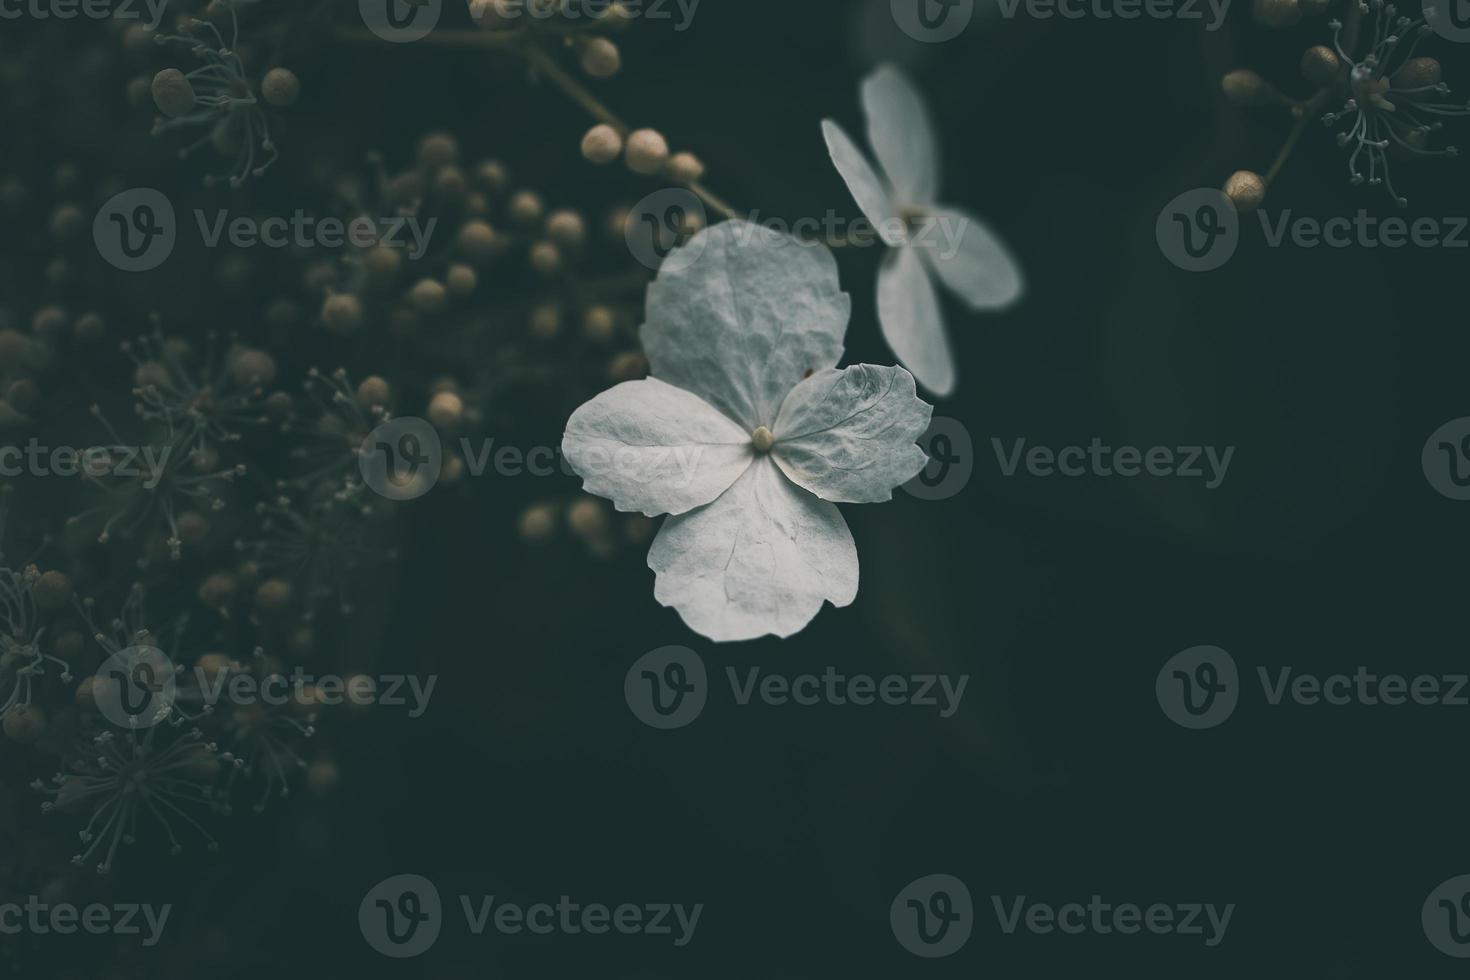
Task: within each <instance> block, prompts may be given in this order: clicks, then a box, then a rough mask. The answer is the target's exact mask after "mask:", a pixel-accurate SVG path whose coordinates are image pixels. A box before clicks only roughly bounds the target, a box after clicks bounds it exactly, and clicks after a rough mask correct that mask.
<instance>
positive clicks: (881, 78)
mask: <svg viewBox="0 0 1470 980" xmlns="http://www.w3.org/2000/svg"><path fill="white" fill-rule="evenodd" d="M863 112H864V113H866V114H867V117H868V142H869V143H871V144H872V146H873V152H874V153H876V154H877V155H878V162H879V163H880V164H882V165H883V170H884V172H885V173H887V174H888V182H889V184H890V185H891V186H892V188H893V194H894V197H895V198H896V199H897V201H898V203H899V204H900V205H909V206H914V207H918V206H922V205H926V204H930V203H933V201H934V199H935V197H936V196H937V195H938V194H939V150H938V148H937V146H936V141H935V138H934V125H933V123H932V122H931V120H930V118H929V108H928V106H926V105H925V104H924V97H923V96H922V95H920V94H919V91H918V89H916V88H914V85H913V83H912V82H910V81H909V80H908V76H906V75H904V74H903V72H901V71H899V70H898V69H897V68H894V67H892V66H891V65H883V66H881V67H880V68H878V70H877V71H875V72H873V73H872V74H871V75H869V76H868V77H867V78H866V79H864V80H863Z"/></svg>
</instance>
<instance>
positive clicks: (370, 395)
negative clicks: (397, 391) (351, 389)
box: [357, 374, 393, 411]
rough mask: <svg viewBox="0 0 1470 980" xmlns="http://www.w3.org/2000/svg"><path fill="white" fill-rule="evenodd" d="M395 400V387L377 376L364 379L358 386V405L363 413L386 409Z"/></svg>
mask: <svg viewBox="0 0 1470 980" xmlns="http://www.w3.org/2000/svg"><path fill="white" fill-rule="evenodd" d="M392 399H393V387H392V386H391V385H390V384H388V382H387V381H386V380H385V379H383V378H380V377H378V376H377V375H376V374H373V375H369V376H368V377H366V378H363V379H362V383H361V384H359V385H358V386H357V404H358V406H359V407H360V408H362V409H363V411H372V410H373V409H375V408H384V407H386V406H387V405H388V403H389V402H390V401H391V400H392Z"/></svg>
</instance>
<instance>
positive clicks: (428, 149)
mask: <svg viewBox="0 0 1470 980" xmlns="http://www.w3.org/2000/svg"><path fill="white" fill-rule="evenodd" d="M418 159H419V166H421V167H423V168H424V169H425V170H430V171H433V170H438V169H439V168H440V167H445V166H448V165H449V164H451V163H454V162H455V161H457V160H458V159H459V142H458V141H457V140H456V139H455V138H454V137H453V136H450V135H449V134H448V133H430V134H429V135H428V136H425V137H424V138H423V139H421V140H419V151H418Z"/></svg>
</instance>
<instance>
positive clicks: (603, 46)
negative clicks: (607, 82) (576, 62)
mask: <svg viewBox="0 0 1470 980" xmlns="http://www.w3.org/2000/svg"><path fill="white" fill-rule="evenodd" d="M581 61H582V70H583V71H585V72H586V73H587V74H589V75H591V76H592V77H593V78H612V77H613V76H614V75H616V74H617V73H618V72H619V71H621V70H622V67H623V56H622V54H621V53H620V52H619V51H618V46H617V45H616V44H614V43H613V42H612V41H609V40H608V39H607V38H605V37H596V38H593V39H592V40H590V41H588V42H587V43H586V44H584V45H582V57H581Z"/></svg>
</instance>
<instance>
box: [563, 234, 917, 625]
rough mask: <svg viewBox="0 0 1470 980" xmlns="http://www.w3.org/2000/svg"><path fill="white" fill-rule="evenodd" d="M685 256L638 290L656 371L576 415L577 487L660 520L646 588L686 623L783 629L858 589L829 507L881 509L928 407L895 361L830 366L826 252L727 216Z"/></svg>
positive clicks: (852, 549)
mask: <svg viewBox="0 0 1470 980" xmlns="http://www.w3.org/2000/svg"><path fill="white" fill-rule="evenodd" d="M684 249H685V250H688V251H687V254H686V255H685V256H681V254H680V252H674V253H673V254H672V255H671V256H670V257H669V258H668V259H667V260H666V261H665V262H664V264H663V267H662V268H661V269H660V271H659V274H658V278H657V280H656V281H655V282H654V283H653V285H652V286H650V287H649V290H648V312H647V322H646V323H644V325H643V328H642V334H641V335H642V340H643V349H644V351H645V352H646V353H647V355H648V360H649V366H650V370H651V373H652V375H653V376H652V377H650V378H648V379H647V380H644V381H630V382H627V383H625V384H620V385H618V386H617V387H615V388H612V389H611V390H609V391H606V392H603V393H602V394H601V395H598V396H597V397H596V398H594V399H592V400H591V401H590V402H588V403H587V404H585V405H583V406H582V407H581V408H579V409H577V411H576V412H575V413H574V414H573V415H572V417H571V419H570V420H569V421H568V422H567V430H566V435H565V436H564V437H563V440H562V451H563V453H565V456H566V459H567V461H568V462H569V463H570V464H571V466H572V468H573V469H574V470H575V471H576V472H577V473H578V475H580V476H581V477H582V479H583V481H584V485H585V487H586V490H587V492H589V493H593V494H597V495H598V496H601V497H607V498H608V499H610V500H611V501H612V502H613V504H614V505H615V506H616V507H617V509H618V510H620V511H625V512H634V511H637V512H641V513H644V514H647V515H648V516H650V517H655V516H658V515H660V514H668V515H670V516H669V518H668V519H667V520H666V521H665V522H664V525H663V527H662V529H660V531H659V533H658V537H657V538H655V539H654V542H653V546H652V547H651V548H650V549H649V552H648V565H649V567H650V568H652V569H653V571H654V573H655V582H654V591H653V594H654V597H655V598H656V599H658V601H659V602H661V603H662V604H664V605H666V606H673V607H674V608H675V609H677V610H678V612H679V615H680V616H682V617H683V619H684V622H685V623H687V624H688V625H689V627H690V628H691V629H693V630H695V631H696V632H698V633H701V634H703V635H704V636H706V637H709V638H710V639H712V640H718V641H724V640H746V639H752V638H755V637H758V636H762V635H765V634H767V633H773V634H775V635H777V636H782V637H786V636H790V635H792V634H793V633H796V632H798V631H799V630H801V629H802V628H803V627H804V626H806V624H807V623H809V622H811V620H812V618H813V617H814V616H816V614H817V612H818V611H819V610H820V609H821V607H822V602H823V601H824V600H825V601H829V602H831V603H832V604H833V605H834V606H845V605H848V604H849V603H851V602H852V601H853V599H854V598H855V597H856V596H857V588H858V556H857V548H856V546H855V545H854V544H853V540H852V534H851V533H850V532H849V531H848V529H847V524H846V522H845V521H843V519H842V514H841V513H840V512H839V511H838V509H837V508H836V507H835V506H834V503H876V502H879V501H884V500H889V499H891V498H892V496H893V489H894V488H895V487H897V486H900V485H901V484H903V483H905V482H906V481H908V480H909V479H911V478H912V477H914V476H915V475H916V474H917V473H918V472H919V471H920V470H921V469H922V468H923V467H924V464H925V462H926V457H925V455H924V453H923V451H922V450H920V449H919V447H918V446H917V445H916V444H915V440H916V439H917V438H918V437H919V436H920V435H921V434H922V433H923V432H924V430H925V429H926V428H927V427H928V425H929V416H930V413H931V412H932V411H933V409H932V408H931V406H929V405H928V404H926V403H924V402H923V401H921V400H920V399H919V398H918V396H917V394H916V393H915V389H914V379H913V377H912V376H911V375H910V374H909V373H908V372H907V371H905V370H904V369H903V368H899V367H874V366H872V365H867V364H859V365H855V366H853V367H849V368H846V369H844V370H838V369H837V367H836V365H837V362H838V361H839V360H841V358H842V353H843V337H844V335H845V334H846V332H847V321H848V317H849V316H850V314H851V312H852V301H851V299H850V297H849V296H848V295H847V294H846V293H844V292H842V290H841V287H840V286H839V284H838V280H837V263H836V261H835V260H834V259H833V258H832V253H831V252H829V251H828V250H827V248H826V247H825V246H811V245H806V244H803V243H800V242H797V241H796V240H795V239H792V238H790V237H787V236H785V235H781V234H779V233H777V232H775V231H772V230H771V229H768V228H762V227H759V226H757V225H754V224H750V223H747V222H739V221H727V222H724V223H723V224H719V225H716V226H714V227H713V228H710V229H707V230H705V231H703V232H701V233H700V234H699V235H697V236H696V237H695V238H694V239H693V240H692V241H690V242H689V243H688V244H687V245H685V246H684ZM681 251H682V250H681ZM690 256H692V257H693V258H692V261H686V260H685V259H687V258H688V257H690Z"/></svg>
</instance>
